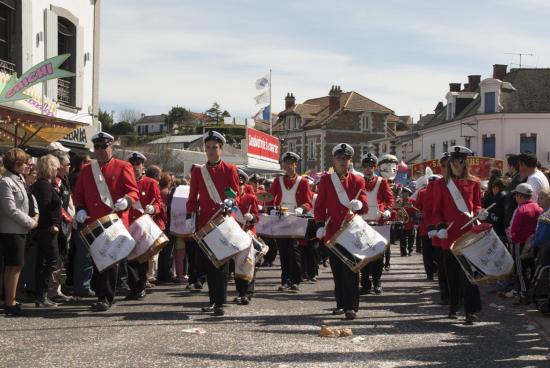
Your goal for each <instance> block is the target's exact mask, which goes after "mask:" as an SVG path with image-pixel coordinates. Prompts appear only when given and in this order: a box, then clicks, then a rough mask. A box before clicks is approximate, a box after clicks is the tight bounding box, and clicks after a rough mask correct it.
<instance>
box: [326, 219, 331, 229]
mask: <svg viewBox="0 0 550 368" xmlns="http://www.w3.org/2000/svg"><path fill="white" fill-rule="evenodd" d="M330 220H332V217H329V218H328V220H327V222H325V227H327V226H328V224H330Z"/></svg>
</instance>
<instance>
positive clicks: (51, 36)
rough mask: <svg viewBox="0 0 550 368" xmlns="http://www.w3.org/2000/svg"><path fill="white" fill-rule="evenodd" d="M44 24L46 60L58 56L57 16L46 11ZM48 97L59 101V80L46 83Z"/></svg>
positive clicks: (48, 10)
mask: <svg viewBox="0 0 550 368" xmlns="http://www.w3.org/2000/svg"><path fill="white" fill-rule="evenodd" d="M44 23H45V27H44V28H45V29H46V35H45V37H44V49H45V52H46V59H49V58H51V57H54V56H57V52H58V43H57V14H56V13H55V12H53V11H51V10H50V9H46V10H45V11H44ZM46 96H48V97H49V98H51V99H54V100H56V101H57V79H53V80H49V81H47V82H46Z"/></svg>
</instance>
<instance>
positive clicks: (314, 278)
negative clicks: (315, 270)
mask: <svg viewBox="0 0 550 368" xmlns="http://www.w3.org/2000/svg"><path fill="white" fill-rule="evenodd" d="M309 281H311V282H317V277H315V276H313V277H310V278H309Z"/></svg>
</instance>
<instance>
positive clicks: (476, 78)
mask: <svg viewBox="0 0 550 368" xmlns="http://www.w3.org/2000/svg"><path fill="white" fill-rule="evenodd" d="M480 81H481V75H469V76H468V87H469V89H468V91H470V92H475V91H477V89H478V88H479V82H480Z"/></svg>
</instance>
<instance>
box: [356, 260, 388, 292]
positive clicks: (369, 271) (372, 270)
mask: <svg viewBox="0 0 550 368" xmlns="http://www.w3.org/2000/svg"><path fill="white" fill-rule="evenodd" d="M382 268H384V259H383V258H379V259H377V260H374V261H372V262H370V263H368V264H367V265H366V266H365V267H363V269H362V270H361V287H362V288H363V289H367V290H370V289H371V287H372V284H374V286H380V278H381V277H382ZM369 277H370V278H372V284H371V280H370V278H369Z"/></svg>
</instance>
